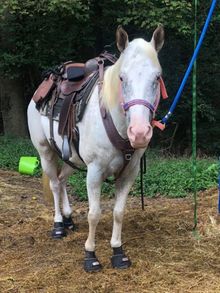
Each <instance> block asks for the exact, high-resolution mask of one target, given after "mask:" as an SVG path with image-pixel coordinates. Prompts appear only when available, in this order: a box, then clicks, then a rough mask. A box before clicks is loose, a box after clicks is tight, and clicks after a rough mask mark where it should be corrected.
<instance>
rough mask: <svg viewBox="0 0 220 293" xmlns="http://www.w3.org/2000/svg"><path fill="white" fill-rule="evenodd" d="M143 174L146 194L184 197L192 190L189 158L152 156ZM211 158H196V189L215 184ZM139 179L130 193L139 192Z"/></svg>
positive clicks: (216, 175)
mask: <svg viewBox="0 0 220 293" xmlns="http://www.w3.org/2000/svg"><path fill="white" fill-rule="evenodd" d="M147 161H148V168H147V172H146V174H145V175H144V186H145V194H146V196H150V197H154V196H168V197H185V196H187V195H188V194H189V193H192V192H193V180H194V179H193V176H192V161H191V159H189V158H172V157H171V158H161V157H157V158H155V157H153V158H150V159H149V160H147ZM214 162H215V161H214V160H213V159H198V160H197V179H196V181H197V190H198V191H201V190H205V189H208V188H210V187H214V186H217V177H218V166H217V164H214ZM138 186H139V179H137V182H136V184H135V188H134V189H133V190H132V194H135V195H137V194H140V191H139V190H138Z"/></svg>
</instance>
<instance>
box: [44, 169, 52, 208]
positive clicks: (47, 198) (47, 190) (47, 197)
mask: <svg viewBox="0 0 220 293" xmlns="http://www.w3.org/2000/svg"><path fill="white" fill-rule="evenodd" d="M42 185H43V198H44V200H45V202H46V203H48V204H52V203H53V193H52V191H51V189H50V179H49V177H48V176H47V175H46V173H45V172H43V174H42Z"/></svg>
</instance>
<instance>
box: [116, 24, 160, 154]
mask: <svg viewBox="0 0 220 293" xmlns="http://www.w3.org/2000/svg"><path fill="white" fill-rule="evenodd" d="M116 41H117V46H118V49H119V51H120V52H121V56H120V58H119V64H120V69H119V76H118V79H119V80H120V81H119V87H120V99H121V103H122V106H123V108H124V111H125V113H126V117H127V121H128V128H127V135H128V138H129V140H130V143H131V145H132V147H134V148H144V147H147V146H148V143H149V141H150V139H151V137H152V134H153V129H152V125H151V121H152V118H153V115H154V112H155V109H156V108H157V104H158V102H159V95H160V81H161V66H160V63H159V61H158V56H157V53H158V52H159V50H160V49H161V48H162V46H163V43H164V30H163V27H162V26H158V28H157V29H156V30H155V31H154V33H153V36H152V39H151V41H150V42H146V41H145V40H144V39H135V40H133V41H131V42H129V40H128V35H127V33H126V31H125V30H124V29H123V28H122V27H121V26H119V27H118V29H117V32H116Z"/></svg>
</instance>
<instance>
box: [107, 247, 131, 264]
mask: <svg viewBox="0 0 220 293" xmlns="http://www.w3.org/2000/svg"><path fill="white" fill-rule="evenodd" d="M111 263H112V267H113V268H117V269H127V268H129V267H130V266H131V261H130V260H129V258H128V257H127V256H126V255H125V254H124V252H123V249H122V246H120V247H116V248H113V256H112V257H111Z"/></svg>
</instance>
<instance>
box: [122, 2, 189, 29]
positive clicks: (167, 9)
mask: <svg viewBox="0 0 220 293" xmlns="http://www.w3.org/2000/svg"><path fill="white" fill-rule="evenodd" d="M124 4H125V7H126V10H125V13H124V16H123V17H121V18H119V21H120V22H122V23H123V24H124V25H128V24H133V25H135V26H137V27H140V28H143V29H146V31H147V30H149V29H153V28H155V27H157V25H158V24H159V23H162V24H163V25H164V26H165V27H169V30H172V31H173V32H174V33H176V34H180V35H190V34H191V31H192V16H191V15H192V4H191V2H189V1H186V0H184V1H180V0H179V1H177V0H176V1H173V0H156V1H155V0H154V1H152V0H150V1H145V0H137V1H132V0H124Z"/></svg>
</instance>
